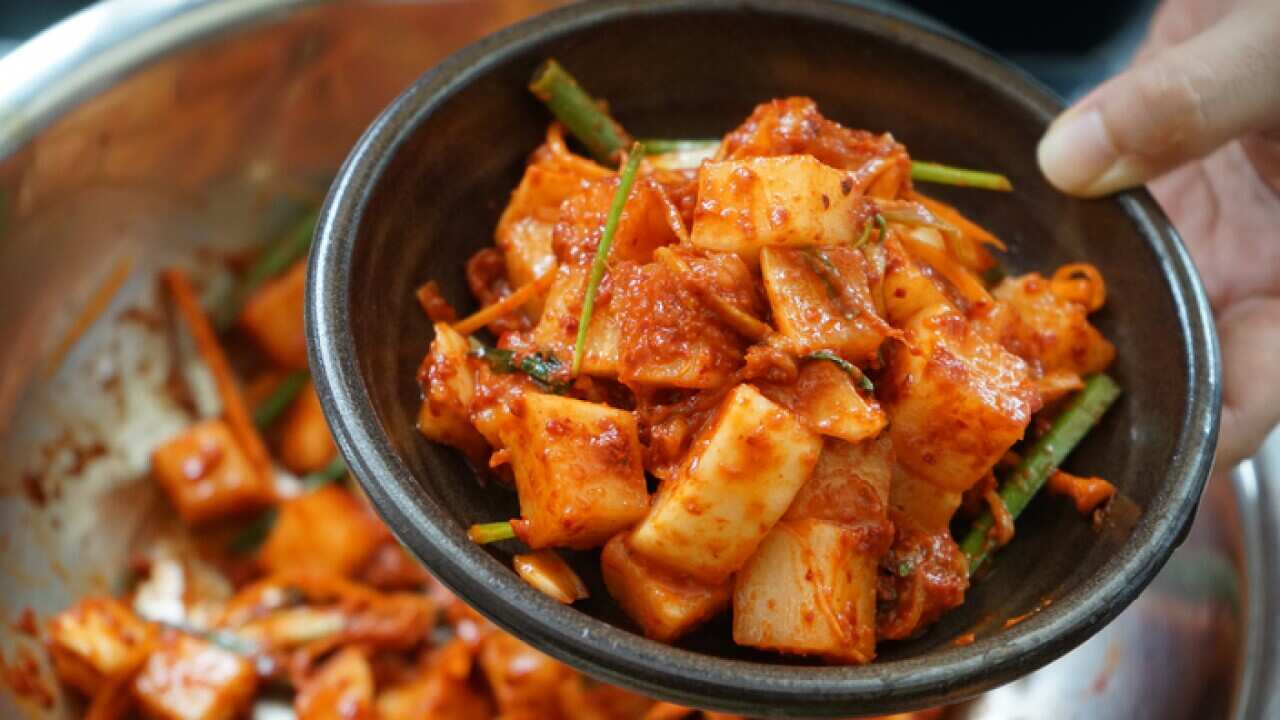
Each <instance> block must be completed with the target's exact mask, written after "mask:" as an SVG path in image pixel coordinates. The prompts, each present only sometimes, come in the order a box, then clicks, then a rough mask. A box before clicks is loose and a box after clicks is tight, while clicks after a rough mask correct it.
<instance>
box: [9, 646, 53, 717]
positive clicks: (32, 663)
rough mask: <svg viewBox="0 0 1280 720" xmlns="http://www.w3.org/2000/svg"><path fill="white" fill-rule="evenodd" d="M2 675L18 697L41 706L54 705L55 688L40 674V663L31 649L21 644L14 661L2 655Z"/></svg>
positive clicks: (48, 706) (49, 706)
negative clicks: (52, 688) (50, 686)
mask: <svg viewBox="0 0 1280 720" xmlns="http://www.w3.org/2000/svg"><path fill="white" fill-rule="evenodd" d="M0 675H2V676H3V678H4V684H5V685H8V686H9V689H10V690H12V691H13V694H14V695H16V696H17V697H19V698H22V699H24V700H26V701H27V702H30V703H32V704H34V705H36V706H38V707H41V708H45V709H48V708H52V707H53V704H54V694H53V690H51V689H50V688H49V685H48V683H46V682H45V679H44V677H43V676H42V675H41V674H40V664H39V663H38V662H36V657H35V655H34V654H33V653H32V652H31V650H30V649H28V648H26V647H22V646H19V647H18V650H17V653H16V657H14V659H13V662H9V660H8V659H7V658H4V657H2V656H0Z"/></svg>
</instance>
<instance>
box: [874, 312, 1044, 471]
mask: <svg viewBox="0 0 1280 720" xmlns="http://www.w3.org/2000/svg"><path fill="white" fill-rule="evenodd" d="M903 329H904V331H905V338H904V342H901V343H892V344H891V345H890V346H889V348H890V351H889V353H888V355H889V363H888V371H887V372H886V373H884V374H882V376H881V381H882V382H886V383H887V388H886V391H885V392H884V393H883V397H884V398H885V399H886V401H885V409H886V410H887V411H888V413H889V433H890V436H891V437H892V439H893V447H894V451H895V452H896V453H897V457H898V462H899V463H901V464H902V465H903V467H905V468H906V469H907V470H909V471H910V472H912V473H913V474H915V475H916V476H917V477H919V478H920V479H922V480H925V481H927V482H929V483H931V484H933V485H935V486H937V487H939V488H942V489H943V490H947V491H954V492H963V491H965V490H966V489H968V488H969V487H971V486H972V485H973V484H974V483H975V482H977V481H978V480H979V479H980V478H981V477H982V476H983V475H985V474H987V473H988V472H989V471H990V470H991V467H992V466H993V465H994V464H995V463H996V461H997V460H999V459H1000V457H1001V456H1002V455H1004V453H1005V451H1006V450H1008V449H1009V448H1010V447H1011V446H1012V445H1013V444H1014V443H1015V442H1017V441H1018V440H1019V439H1021V438H1022V435H1023V433H1024V432H1025V431H1026V428H1027V424H1028V423H1029V422H1030V421H1031V414H1032V413H1033V412H1035V411H1036V410H1038V409H1039V395H1038V394H1037V392H1036V389H1035V385H1034V383H1033V382H1032V380H1031V375H1030V370H1029V368H1028V367H1027V364H1026V363H1025V362H1024V361H1023V360H1022V359H1021V358H1019V357H1017V356H1016V355H1014V354H1012V353H1010V352H1008V351H1007V350H1005V349H1004V348H1003V347H1001V346H1000V345H998V344H996V343H994V342H991V341H989V340H987V339H985V338H983V337H982V336H981V335H980V334H979V333H978V332H976V331H975V330H973V328H971V327H970V325H969V323H968V321H966V319H965V318H964V316H963V315H961V314H960V313H959V312H957V311H956V310H954V309H952V308H950V307H948V306H943V305H939V306H934V307H933V308H929V309H926V310H924V311H921V312H919V313H917V314H916V315H915V316H914V317H913V318H912V319H911V320H909V321H908V322H907V323H906V325H905V326H904V328H903Z"/></svg>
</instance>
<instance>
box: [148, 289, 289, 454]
mask: <svg viewBox="0 0 1280 720" xmlns="http://www.w3.org/2000/svg"><path fill="white" fill-rule="evenodd" d="M163 277H164V283H165V286H166V287H168V288H169V293H170V295H172V296H173V300H174V302H175V303H177V305H178V309H179V311H180V312H181V313H182V316H183V318H184V319H185V320H186V322H187V328H188V330H190V332H191V336H192V338H194V339H195V341H196V349H197V350H198V351H199V353H200V357H201V358H202V359H203V360H204V363H205V365H206V366H208V368H209V372H210V373H211V374H212V375H213V380H214V383H215V384H216V385H217V388H218V396H219V397H220V398H222V412H223V414H224V415H226V419H227V424H228V425H230V426H231V433H232V434H233V435H234V436H235V438H236V440H237V441H239V443H240V448H241V449H242V450H244V453H245V455H247V456H248V457H249V462H250V463H251V464H252V465H253V466H254V467H255V468H258V471H259V472H260V473H262V476H263V477H264V478H270V477H271V455H270V454H268V453H267V446H266V444H265V443H264V442H263V441H262V436H261V435H260V434H258V428H257V426H256V425H254V424H253V414H252V413H251V412H250V411H249V405H248V403H246V402H245V399H244V395H243V394H242V393H241V392H240V384H239V383H238V382H237V381H236V376H235V374H234V373H233V372H232V371H231V364H230V363H229V362H227V355H226V353H225V352H223V350H222V345H221V344H220V343H219V342H218V336H217V334H216V333H214V331H213V325H212V324H210V322H209V316H208V315H206V314H205V312H204V309H203V308H201V307H200V300H199V299H198V298H197V297H196V292H195V289H194V288H193V287H192V285H191V278H190V277H189V276H188V275H187V273H186V272H185V271H183V270H181V269H178V268H170V269H168V270H165V271H164V273H163Z"/></svg>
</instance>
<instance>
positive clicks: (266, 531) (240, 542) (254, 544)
mask: <svg viewBox="0 0 1280 720" xmlns="http://www.w3.org/2000/svg"><path fill="white" fill-rule="evenodd" d="M278 515H279V513H278V512H277V511H276V509H275V508H272V509H270V510H264V511H263V512H262V513H260V514H259V515H258V517H256V518H254V519H253V521H252V522H250V523H249V524H248V525H245V526H244V528H243V529H242V530H240V532H239V533H237V534H236V536H235V537H234V538H232V539H231V542H230V543H228V544H227V549H228V550H230V551H231V552H232V553H234V554H236V555H248V554H249V553H251V552H253V551H254V550H256V549H258V547H259V546H261V545H262V543H263V542H265V541H266V539H267V536H268V535H270V534H271V528H272V527H273V526H274V525H275V524H276V517H277V516H278Z"/></svg>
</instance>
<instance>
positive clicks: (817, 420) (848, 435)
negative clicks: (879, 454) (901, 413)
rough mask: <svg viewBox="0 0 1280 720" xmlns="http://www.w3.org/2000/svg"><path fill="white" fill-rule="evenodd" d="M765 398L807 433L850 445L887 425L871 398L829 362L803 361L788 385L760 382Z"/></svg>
mask: <svg viewBox="0 0 1280 720" xmlns="http://www.w3.org/2000/svg"><path fill="white" fill-rule="evenodd" d="M760 392H762V393H764V395H765V397H768V398H769V399H770V400H772V401H774V402H776V403H778V404H779V405H781V406H783V407H785V408H787V409H788V410H790V411H791V412H793V413H795V415H796V417H797V418H799V419H800V422H801V423H802V424H803V425H804V426H805V427H807V428H808V429H809V430H812V431H813V432H816V433H818V434H820V435H824V436H827V437H834V438H840V439H842V440H846V441H848V442H851V443H856V442H860V441H862V440H866V439H867V438H873V437H875V436H877V435H879V434H880V432H881V431H882V430H884V428H885V426H886V425H887V424H888V422H889V419H888V415H886V414H885V412H884V410H883V409H882V408H881V407H880V403H879V402H878V401H877V400H876V397H875V395H873V394H871V393H870V392H868V391H866V390H862V389H859V387H858V381H857V380H855V379H854V377H853V376H852V375H851V374H850V373H849V372H848V371H847V370H845V369H843V368H841V367H840V366H839V365H837V364H836V363H833V362H831V361H829V360H821V359H813V360H806V361H805V362H804V363H803V365H801V367H800V371H799V374H798V375H797V376H796V381H795V382H794V383H792V384H790V385H778V384H773V383H761V384H760Z"/></svg>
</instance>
